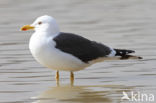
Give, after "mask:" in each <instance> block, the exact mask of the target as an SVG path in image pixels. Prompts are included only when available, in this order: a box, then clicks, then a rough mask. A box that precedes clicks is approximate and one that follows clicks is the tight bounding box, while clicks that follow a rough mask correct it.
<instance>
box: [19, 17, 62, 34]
mask: <svg viewBox="0 0 156 103" xmlns="http://www.w3.org/2000/svg"><path fill="white" fill-rule="evenodd" d="M30 29H33V30H35V31H36V32H50V33H53V34H56V33H58V32H59V27H58V25H57V23H56V20H55V19H54V18H53V17H51V16H48V15H44V16H41V17H38V18H37V19H36V20H35V21H34V22H33V24H31V25H25V26H23V27H22V28H21V30H22V31H26V30H30Z"/></svg>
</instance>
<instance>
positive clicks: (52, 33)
mask: <svg viewBox="0 0 156 103" xmlns="http://www.w3.org/2000/svg"><path fill="white" fill-rule="evenodd" d="M30 29H34V30H35V33H33V35H32V36H31V39H30V42H29V48H30V51H31V53H32V55H33V57H34V58H35V59H36V60H37V61H38V62H39V63H40V64H42V65H44V66H46V67H48V68H50V69H54V70H56V71H57V72H56V80H59V71H70V73H71V76H70V77H71V81H72V82H73V80H74V74H73V72H74V71H79V70H82V69H85V68H86V67H88V66H90V65H92V64H94V63H96V62H100V61H103V60H105V59H109V58H118V59H129V58H137V59H141V57H138V56H132V55H129V53H134V51H133V50H126V49H113V48H111V47H108V46H106V45H104V44H101V43H97V42H95V41H91V40H88V39H86V38H84V37H82V36H79V35H76V34H73V33H64V32H60V30H59V27H58V25H57V23H56V21H55V19H54V18H53V17H51V16H47V15H44V16H41V17H38V18H37V19H36V20H35V22H34V23H33V24H31V25H25V26H23V27H22V28H21V30H22V31H26V30H30Z"/></svg>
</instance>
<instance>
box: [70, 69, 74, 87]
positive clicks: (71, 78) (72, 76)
mask: <svg viewBox="0 0 156 103" xmlns="http://www.w3.org/2000/svg"><path fill="white" fill-rule="evenodd" d="M70 82H71V85H72V86H73V84H74V73H73V72H70Z"/></svg>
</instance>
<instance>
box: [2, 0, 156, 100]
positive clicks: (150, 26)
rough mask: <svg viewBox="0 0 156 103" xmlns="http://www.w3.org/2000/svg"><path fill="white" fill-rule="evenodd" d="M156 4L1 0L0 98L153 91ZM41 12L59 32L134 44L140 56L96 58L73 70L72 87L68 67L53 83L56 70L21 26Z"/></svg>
mask: <svg viewBox="0 0 156 103" xmlns="http://www.w3.org/2000/svg"><path fill="white" fill-rule="evenodd" d="M155 5H156V1H155V0H0V103H32V102H33V103H123V102H124V103H129V101H128V100H125V101H121V97H122V96H123V94H122V92H123V91H126V92H127V93H131V91H136V92H138V91H139V92H141V93H142V92H143V93H147V94H154V95H155V94H156V82H155V81H156V79H155V77H156V40H155V39H156V34H155V33H156V13H155V10H156V6H155ZM42 15H50V16H53V17H54V18H55V19H56V20H57V23H58V24H59V26H60V30H61V31H63V32H72V33H76V34H79V35H82V36H84V37H86V38H89V39H91V40H95V41H98V42H102V43H104V44H106V45H109V46H112V47H114V48H127V49H132V50H135V51H136V55H139V56H142V57H143V58H144V59H143V60H125V61H105V62H102V63H98V64H95V65H93V66H91V67H89V68H87V69H85V70H82V71H79V72H76V73H75V78H76V79H75V86H74V87H71V86H70V85H69V73H68V72H61V85H60V86H59V87H57V86H56V83H55V78H54V76H55V71H53V70H50V69H47V68H45V67H43V66H41V65H40V64H39V63H37V62H36V61H35V60H34V59H33V58H32V56H31V54H30V52H29V49H28V43H29V38H30V36H31V34H32V33H33V31H28V32H22V31H19V29H20V27H22V26H23V25H26V24H31V23H32V22H33V21H34V20H35V19H36V18H37V17H39V16H42ZM155 96H156V95H155ZM133 103H135V102H133ZM136 103H138V102H136ZM145 103H147V101H145ZM148 103H149V102H148Z"/></svg>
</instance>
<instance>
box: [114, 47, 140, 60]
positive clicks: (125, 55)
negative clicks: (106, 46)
mask: <svg viewBox="0 0 156 103" xmlns="http://www.w3.org/2000/svg"><path fill="white" fill-rule="evenodd" d="M114 50H115V51H116V54H115V56H120V57H121V58H120V59H121V60H122V59H142V57H139V56H134V55H129V54H130V53H135V51H133V50H126V49H114Z"/></svg>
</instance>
